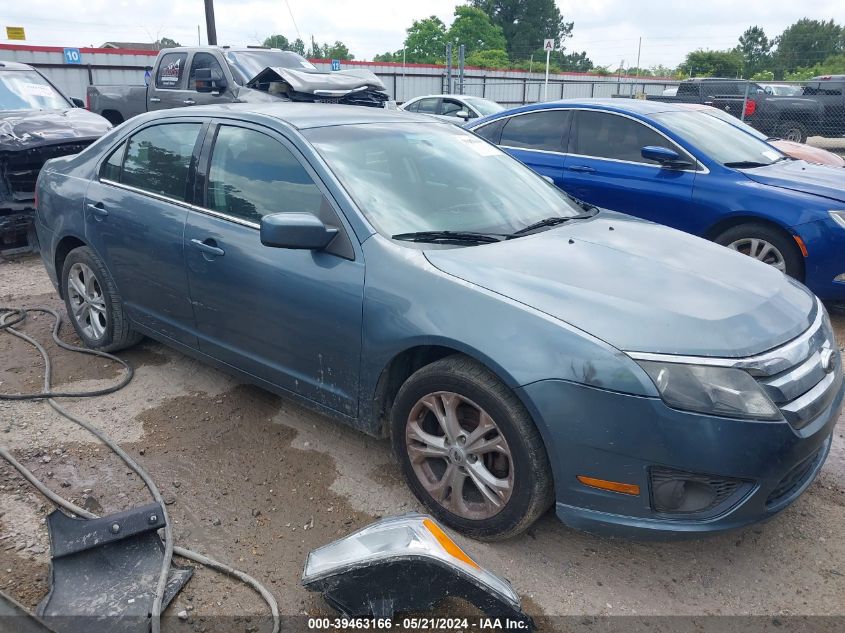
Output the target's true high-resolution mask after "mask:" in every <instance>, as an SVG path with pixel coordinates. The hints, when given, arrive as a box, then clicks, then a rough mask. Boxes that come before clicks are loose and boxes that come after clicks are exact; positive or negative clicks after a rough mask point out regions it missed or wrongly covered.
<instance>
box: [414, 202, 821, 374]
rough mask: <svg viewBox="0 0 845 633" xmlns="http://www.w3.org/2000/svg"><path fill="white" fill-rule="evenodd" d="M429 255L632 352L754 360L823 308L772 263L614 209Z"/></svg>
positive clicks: (477, 282) (479, 283) (452, 272)
mask: <svg viewBox="0 0 845 633" xmlns="http://www.w3.org/2000/svg"><path fill="white" fill-rule="evenodd" d="M425 256H426V258H427V259H428V261H429V262H431V264H432V265H434V266H435V267H437V268H438V269H440V270H441V271H443V272H445V273H448V274H450V275H453V276H455V277H459V278H461V279H463V280H465V281H468V282H470V283H473V284H475V285H477V286H481V287H483V288H486V289H488V290H490V291H493V292H495V293H498V294H501V295H504V296H506V297H509V298H510V299H513V300H515V301H518V302H520V303H523V304H526V305H528V306H531V307H533V308H536V309H537V310H540V311H542V312H544V313H546V314H548V315H551V316H553V317H555V318H557V319H560V320H561V321H565V322H566V323H568V324H570V325H572V326H575V327H577V328H579V329H581V330H584V331H585V332H588V333H589V334H592V335H593V336H596V337H598V338H600V339H602V340H604V341H606V342H608V343H610V344H611V345H613V346H614V347H616V348H618V349H621V350H625V351H640V352H654V353H664V354H686V355H695V356H721V357H737V356H748V355H753V354H757V353H760V352H764V351H766V350H769V349H771V348H773V347H776V346H778V345H781V344H783V343H786V342H787V341H789V340H791V339H792V338H794V337H796V336H798V335H799V334H801V333H802V332H803V331H804V330H806V329H807V328H808V327H809V326H810V324H811V323H812V321H813V319H814V318H815V315H816V310H817V309H818V308H817V306H816V301H815V298H814V297H813V295H812V294H811V293H810V292H809V291H808V290H807V289H806V288H804V287H803V286H801V285H800V284H798V283H797V282H795V281H793V280H791V279H789V278H788V277H786V276H785V275H783V274H781V273H780V272H778V271H777V270H775V269H774V268H772V267H770V266H767V265H766V264H763V263H761V262H758V261H756V260H753V259H751V258H749V257H747V256H745V255H741V254H740V253H737V252H735V251H731V250H728V249H726V248H724V247H722V246H718V245H716V244H713V243H711V242H707V241H705V240H703V239H700V238H697V237H694V236H692V235H688V234H686V233H681V232H680V231H675V230H673V229H669V228H667V227H663V226H660V225H657V224H652V223H650V222H644V221H641V220H636V219H634V218H631V217H629V216H625V215H621V214H616V213H610V212H602V213H600V214H599V215H597V216H596V217H594V218H592V219H590V220H585V221H577V220H576V221H574V222H573V223H572V224H565V225H562V226H560V227H556V228H554V229H550V230H547V231H544V232H542V233H538V234H534V235H531V236H527V237H523V238H519V239H514V240H508V241H504V242H498V243H494V244H485V245H480V246H470V247H465V248H450V249H429V250H426V251H425ZM549 343H550V344H552V342H551V341H550V342H549Z"/></svg>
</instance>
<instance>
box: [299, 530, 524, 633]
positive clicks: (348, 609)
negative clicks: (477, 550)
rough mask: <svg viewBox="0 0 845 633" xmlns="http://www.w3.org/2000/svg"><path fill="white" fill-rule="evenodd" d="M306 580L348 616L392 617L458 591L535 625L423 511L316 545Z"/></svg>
mask: <svg viewBox="0 0 845 633" xmlns="http://www.w3.org/2000/svg"><path fill="white" fill-rule="evenodd" d="M302 584H303V585H304V586H305V587H306V588H307V589H309V590H311V591H320V592H322V593H323V595H324V597H325V598H326V600H327V601H328V602H329V603H330V604H331V605H332V606H334V607H335V608H337V609H338V610H340V611H341V612H343V613H345V614H347V615H349V616H356V617H357V616H370V615H373V616H377V617H392V614H393V612H402V611H413V612H416V611H419V610H424V609H427V608H430V607H431V606H432V605H433V604H435V603H436V602H437V601H439V600H440V599H442V598H444V597H446V596H457V597H462V598H465V599H467V600H469V601H470V602H472V603H473V604H475V605H476V606H477V607H478V608H479V609H481V610H482V611H484V612H485V613H487V614H488V615H491V616H497V617H499V616H503V617H509V618H516V619H519V620H520V621H524V622H525V623H526V624H527V625H529V626H528V627H526V628H531V627H530V625H531V624H532V623H531V619H530V618H529V617H528V616H526V615H525V614H524V613H523V612H522V609H521V607H520V603H519V596H518V595H517V594H516V592H515V591H514V590H513V588H512V587H511V586H510V583H508V581H507V580H504V579H503V578H500V577H499V576H497V575H495V574H493V573H492V572H490V571H488V570H486V569H484V568H483V567H481V566H479V565H478V563H476V562H475V561H474V560H472V558H470V557H469V556H468V555H467V554H466V553H464V551H463V550H461V548H460V547H458V545H457V544H456V543H455V542H454V541H452V539H450V538H449V537H448V536H447V535H446V533H445V532H444V531H443V530H442V529H441V528H440V526H439V525H438V524H437V523H435V521H434V520H433V519H431V518H430V517H427V516H424V515H420V514H409V515H405V516H400V517H391V518H387V519H382V520H381V521H378V522H376V523H373V524H372V525H369V526H367V527H365V528H364V529H362V530H359V531H358V532H355V533H354V534H350V535H349V536H347V537H345V538H342V539H340V540H338V541H335V542H333V543H329V544H328V545H324V546H322V547H319V548H317V549H315V550H313V551H312V552H310V553H309V554H308V559H307V560H306V562H305V570H304V571H303V573H302Z"/></svg>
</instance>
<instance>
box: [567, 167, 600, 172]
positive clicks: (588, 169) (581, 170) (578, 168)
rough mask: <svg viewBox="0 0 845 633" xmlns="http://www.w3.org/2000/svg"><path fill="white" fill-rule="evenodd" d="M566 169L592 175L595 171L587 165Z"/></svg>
mask: <svg viewBox="0 0 845 633" xmlns="http://www.w3.org/2000/svg"><path fill="white" fill-rule="evenodd" d="M566 169H568V170H569V171H577V172H578V173H581V174H593V173H595V171H596V170H595V169H593V168H592V167H590V166H589V165H572V166H570V167H567V168H566Z"/></svg>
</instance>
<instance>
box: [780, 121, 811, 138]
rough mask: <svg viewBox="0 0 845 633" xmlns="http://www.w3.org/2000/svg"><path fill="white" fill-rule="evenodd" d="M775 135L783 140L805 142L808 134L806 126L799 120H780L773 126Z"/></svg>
mask: <svg viewBox="0 0 845 633" xmlns="http://www.w3.org/2000/svg"><path fill="white" fill-rule="evenodd" d="M775 136H777V137H778V138H782V139H783V140H784V141H794V142H795V143H806V142H807V136H808V132H807V126H805V125H804V124H803V123H800V122H799V121H782V122H781V123H778V124H777V126H776V127H775Z"/></svg>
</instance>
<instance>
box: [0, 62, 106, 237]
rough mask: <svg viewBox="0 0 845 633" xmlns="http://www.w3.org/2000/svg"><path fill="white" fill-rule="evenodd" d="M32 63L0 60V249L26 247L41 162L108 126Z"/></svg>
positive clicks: (81, 143) (70, 149)
mask: <svg viewBox="0 0 845 633" xmlns="http://www.w3.org/2000/svg"><path fill="white" fill-rule="evenodd" d="M78 105H79V104H77V103H75V102H74V101H73V100H71V99H69V98H68V97H66V96H65V95H64V94H62V92H61V91H60V90H59V89H58V88H56V87H55V86H54V85H53V84H52V83H50V81H49V80H48V79H47V78H46V77H44V76H43V75H42V74H41V73H40V72H38V71H37V70H36V69H35V68H33V67H32V66H27V65H26V64H19V63H15V62H0V250H1V251H7V252H8V251H9V250H21V251H22V250H29V249H30V248H32V246H33V245H34V244H33V240H32V234H31V230H32V216H33V214H34V213H35V202H34V196H35V181H36V179H37V178H38V172H39V171H40V169H41V167H42V165H44V162H45V161H47V160H49V159H50V158H56V157H57V156H65V155H67V154H76V153H77V152H80V151H82V150H83V149H84V148H85V147H87V146H88V145H90V144H91V143H92V142H93V141H95V140H96V139H98V138H99V137H101V136H102V135H103V134H105V133H106V132H108V131H109V130H110V129H111V127H112V126H111V124H110V123H109V122H108V121H106V120H105V119H103V118H102V117H100V116H97V115H96V114H92V113H90V112H88V111H86V110H85V109H83V108H81V107H78Z"/></svg>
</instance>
